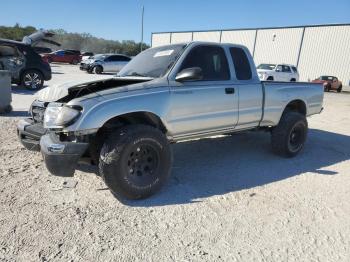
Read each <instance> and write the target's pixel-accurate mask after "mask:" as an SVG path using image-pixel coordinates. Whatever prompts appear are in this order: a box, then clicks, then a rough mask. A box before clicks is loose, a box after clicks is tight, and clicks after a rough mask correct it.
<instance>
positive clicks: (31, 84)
mask: <svg viewBox="0 0 350 262" xmlns="http://www.w3.org/2000/svg"><path fill="white" fill-rule="evenodd" d="M21 84H22V85H23V86H24V87H25V88H27V89H29V90H38V89H40V88H42V87H43V85H44V77H43V75H42V73H40V72H39V71H37V70H27V71H25V72H24V73H23V74H22V79H21Z"/></svg>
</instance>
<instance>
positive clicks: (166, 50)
mask: <svg viewBox="0 0 350 262" xmlns="http://www.w3.org/2000/svg"><path fill="white" fill-rule="evenodd" d="M322 103H323V87H322V85H321V84H312V83H300V82H296V83H283V82H261V81H260V80H259V78H258V75H257V72H256V69H255V65H254V62H253V59H252V57H251V55H250V53H249V51H248V49H247V48H246V47H244V46H241V45H233V44H217V43H206V42H191V43H186V44H174V45H167V46H161V47H156V48H151V49H148V50H146V51H144V52H142V53H140V54H139V55H138V56H136V57H135V58H134V59H133V60H132V61H131V62H130V63H129V64H128V65H126V66H125V67H124V68H123V69H122V70H121V71H120V72H119V73H118V75H116V76H114V77H112V78H110V79H103V80H99V81H91V82H84V83H75V84H72V83H70V84H65V85H61V86H56V87H48V88H45V89H43V90H41V91H40V93H39V98H38V100H36V101H34V102H33V104H32V106H31V108H30V112H31V115H32V117H31V118H28V119H23V120H21V121H20V122H19V123H18V127H17V128H18V135H19V137H20V140H21V142H22V144H23V145H24V146H25V147H26V148H28V149H32V150H40V151H41V153H42V155H43V158H44V160H45V164H46V167H47V169H48V170H49V171H50V173H52V174H54V175H59V176H73V174H74V171H75V169H76V167H77V163H78V161H83V160H88V161H89V162H90V163H92V164H94V165H98V168H99V175H100V176H101V177H102V178H103V180H104V181H105V183H106V184H107V186H108V187H109V188H110V190H111V191H112V192H113V193H114V194H115V195H116V196H122V197H126V198H130V199H139V198H145V197H148V196H150V195H152V194H154V193H155V192H156V191H157V190H159V189H160V188H161V186H162V185H163V184H164V183H165V181H166V180H167V179H168V177H169V175H170V171H171V166H172V151H171V146H170V144H171V143H176V142H179V141H183V140H188V139H193V138H201V137H207V136H212V135H218V134H231V133H233V132H239V131H242V130H265V131H269V132H270V133H271V144H272V151H273V152H275V153H277V154H279V155H282V156H285V157H293V156H295V155H296V154H298V153H299V152H300V151H301V150H302V149H303V147H304V143H305V140H306V136H307V130H308V124H307V120H306V117H307V116H310V115H313V114H318V113H320V112H321V111H322Z"/></svg>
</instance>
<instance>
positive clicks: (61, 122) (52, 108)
mask: <svg viewBox="0 0 350 262" xmlns="http://www.w3.org/2000/svg"><path fill="white" fill-rule="evenodd" d="M80 111H81V110H79V109H78V108H73V107H70V106H66V105H62V104H59V103H50V104H49V105H48V107H47V108H46V110H45V116H44V128H62V127H65V126H69V125H71V124H73V123H74V122H75V121H76V120H77V119H78V117H79V115H80Z"/></svg>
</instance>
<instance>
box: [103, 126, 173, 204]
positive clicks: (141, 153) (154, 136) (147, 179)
mask: <svg viewBox="0 0 350 262" xmlns="http://www.w3.org/2000/svg"><path fill="white" fill-rule="evenodd" d="M171 163H172V153H171V149H170V145H169V143H168V140H167V138H166V137H165V135H164V134H163V133H162V132H161V131H159V130H158V129H156V128H153V127H150V126H145V125H128V126H124V127H121V128H119V129H118V130H116V131H115V132H114V133H113V134H111V135H110V136H109V137H108V138H107V139H106V140H105V142H104V144H103V146H102V149H101V153H100V160H99V170H100V175H101V177H102V178H103V180H104V181H105V183H106V185H107V186H108V187H109V189H110V190H111V191H112V192H113V193H114V194H115V195H116V196H117V197H118V196H123V197H126V198H129V199H141V198H146V197H148V196H150V195H153V194H154V193H155V192H157V191H158V190H159V189H160V188H161V187H162V185H163V184H164V183H165V182H166V181H167V180H168V178H169V176H170V169H171Z"/></svg>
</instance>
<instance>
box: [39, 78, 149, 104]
mask: <svg viewBox="0 0 350 262" xmlns="http://www.w3.org/2000/svg"><path fill="white" fill-rule="evenodd" d="M152 79H153V78H146V77H108V78H103V79H98V80H92V81H71V82H66V83H64V84H60V85H53V86H50V87H46V88H44V89H42V90H40V91H39V92H38V93H37V98H38V99H39V100H40V101H44V102H56V101H58V100H60V99H62V98H65V97H67V96H69V95H70V93H71V92H73V91H75V92H76V93H77V94H76V95H75V97H79V94H81V95H80V96H83V95H86V94H87V92H81V90H83V89H84V90H85V91H88V93H94V92H97V91H101V90H105V89H113V88H118V87H121V86H126V85H130V84H135V83H140V82H146V81H150V80H152ZM106 83H108V84H106ZM96 86H97V87H98V89H96Z"/></svg>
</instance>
